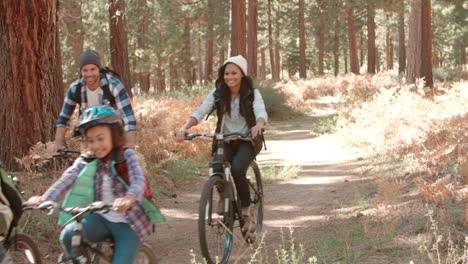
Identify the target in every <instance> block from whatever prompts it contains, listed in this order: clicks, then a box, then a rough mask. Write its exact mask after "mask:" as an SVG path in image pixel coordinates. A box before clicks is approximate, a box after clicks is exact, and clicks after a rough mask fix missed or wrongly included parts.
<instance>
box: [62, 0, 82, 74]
mask: <svg viewBox="0 0 468 264" xmlns="http://www.w3.org/2000/svg"><path fill="white" fill-rule="evenodd" d="M81 4H82V3H81V0H80V1H76V0H75V1H62V2H61V8H60V9H61V10H62V11H63V12H62V16H63V18H62V19H63V22H64V23H65V28H64V29H63V32H62V34H64V35H65V36H67V44H68V46H69V47H70V48H71V56H72V58H73V63H74V65H75V68H76V69H79V68H80V64H79V58H80V55H81V53H82V52H83V45H84V28H83V21H82V16H81ZM65 10H67V11H68V12H65ZM61 30H62V29H61Z"/></svg>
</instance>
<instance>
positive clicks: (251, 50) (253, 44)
mask: <svg viewBox="0 0 468 264" xmlns="http://www.w3.org/2000/svg"><path fill="white" fill-rule="evenodd" d="M257 6H258V3H257V0H249V24H248V43H249V45H248V50H247V51H248V54H247V63H248V65H249V67H248V71H249V72H248V73H247V74H248V75H249V76H251V77H252V78H257V23H258V22H257V16H258V14H257Z"/></svg>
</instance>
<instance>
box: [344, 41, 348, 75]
mask: <svg viewBox="0 0 468 264" xmlns="http://www.w3.org/2000/svg"><path fill="white" fill-rule="evenodd" d="M343 53H344V56H343V57H344V69H345V73H348V49H347V48H346V47H344V48H343Z"/></svg>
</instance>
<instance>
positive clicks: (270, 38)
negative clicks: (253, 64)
mask: <svg viewBox="0 0 468 264" xmlns="http://www.w3.org/2000/svg"><path fill="white" fill-rule="evenodd" d="M268 44H269V45H268V49H269V51H270V67H271V75H272V78H273V76H274V72H275V69H276V65H275V52H274V43H273V29H272V22H271V0H268ZM273 79H274V78H273Z"/></svg>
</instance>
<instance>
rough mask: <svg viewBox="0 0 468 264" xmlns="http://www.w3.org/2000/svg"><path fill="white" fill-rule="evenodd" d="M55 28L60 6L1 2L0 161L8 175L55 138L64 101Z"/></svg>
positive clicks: (36, 1) (33, 0) (43, 0)
mask: <svg viewBox="0 0 468 264" xmlns="http://www.w3.org/2000/svg"><path fill="white" fill-rule="evenodd" d="M57 25H58V1H50V0H49V1H46V0H30V1H17V0H2V1H0V63H1V65H2V67H1V69H0V105H1V107H0V134H1V137H0V146H1V151H0V161H1V162H3V164H4V165H5V166H6V167H7V168H8V169H16V168H18V166H17V164H16V163H15V162H14V158H15V157H21V156H23V155H24V154H26V153H27V152H28V150H29V148H30V147H31V146H33V145H34V144H36V143H37V142H46V141H50V140H51V139H52V137H53V135H54V131H55V124H56V121H57V117H58V115H59V112H60V108H61V106H62V100H63V96H64V88H63V84H62V68H61V56H60V46H59V45H60V44H59V43H60V42H59V38H58V27H57Z"/></svg>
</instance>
